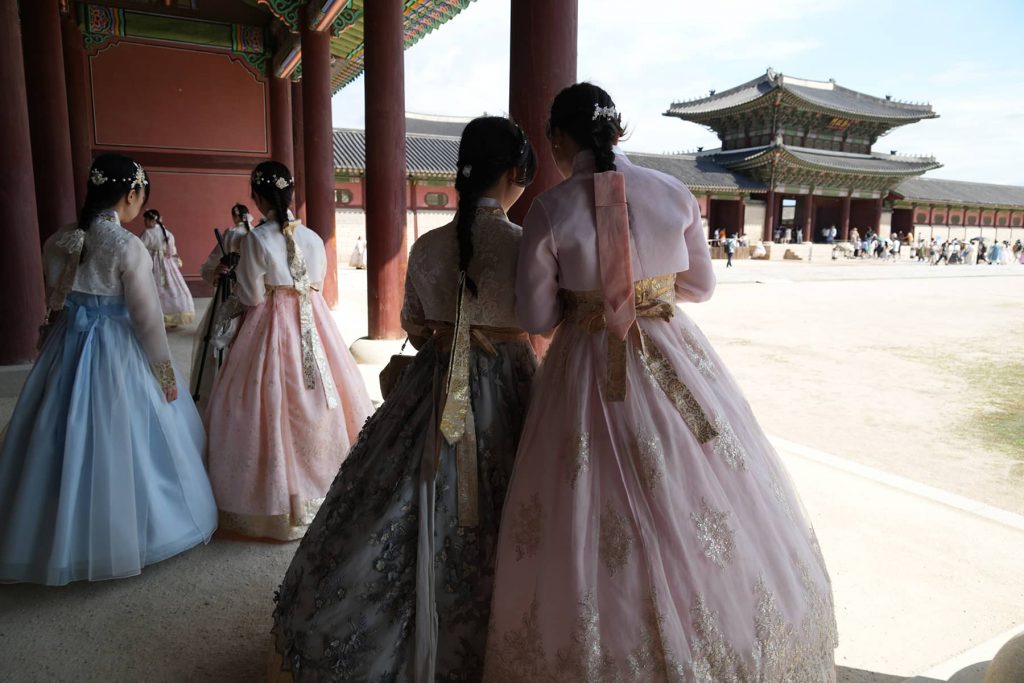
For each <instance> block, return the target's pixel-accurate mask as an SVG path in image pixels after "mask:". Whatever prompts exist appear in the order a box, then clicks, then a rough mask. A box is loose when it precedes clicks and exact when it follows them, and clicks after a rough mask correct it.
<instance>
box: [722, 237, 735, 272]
mask: <svg viewBox="0 0 1024 683" xmlns="http://www.w3.org/2000/svg"><path fill="white" fill-rule="evenodd" d="M736 245H737V243H736V238H735V237H734V236H733V235H729V236H728V237H727V238H726V239H725V259H726V260H725V267H726V268H732V257H733V255H734V254H735V253H736Z"/></svg>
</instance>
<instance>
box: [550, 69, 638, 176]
mask: <svg viewBox="0 0 1024 683" xmlns="http://www.w3.org/2000/svg"><path fill="white" fill-rule="evenodd" d="M556 130H560V131H562V132H563V133H565V134H566V135H568V136H569V137H570V138H572V141H573V142H575V143H576V145H577V146H578V147H579V148H580V150H590V151H592V152H593V153H594V161H595V162H596V163H597V171H598V173H601V172H604V171H614V170H615V152H613V151H612V147H613V146H615V141H616V140H618V139H619V138H621V137H622V136H623V135H625V134H626V129H625V128H623V127H622V116H620V115H619V114H618V112H616V111H615V102H613V101H612V98H611V95H609V94H608V93H607V92H605V91H604V90H603V89H602V88H599V87H598V86H596V85H594V84H593V83H576V84H574V85H570V86H569V87H568V88H565V89H563V90H562V91H561V92H560V93H558V94H557V95H555V99H554V101H553V102H552V103H551V114H550V116H549V117H548V136H549V137H550V136H551V135H552V134H553V133H554V132H555V131H556Z"/></svg>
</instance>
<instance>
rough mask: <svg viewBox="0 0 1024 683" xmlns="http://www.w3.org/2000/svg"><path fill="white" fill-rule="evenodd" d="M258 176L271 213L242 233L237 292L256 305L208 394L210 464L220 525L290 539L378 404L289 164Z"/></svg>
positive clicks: (266, 167)
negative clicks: (294, 207) (299, 211)
mask: <svg viewBox="0 0 1024 683" xmlns="http://www.w3.org/2000/svg"><path fill="white" fill-rule="evenodd" d="M251 185H252V193H253V199H254V200H255V201H256V204H257V206H258V207H259V209H260V211H261V212H262V213H263V214H264V215H265V216H266V217H267V220H266V221H265V222H263V223H262V224H260V225H258V226H257V227H255V228H253V230H252V232H251V233H249V234H248V235H247V236H246V237H245V238H244V239H242V240H241V255H240V257H239V263H238V268H237V271H236V273H237V277H238V284H237V289H236V293H237V295H238V299H239V301H240V302H241V303H242V304H243V305H244V306H247V307H249V308H248V310H247V311H246V313H245V317H244V319H243V321H242V324H241V327H240V328H239V330H238V335H237V336H236V337H235V341H234V343H233V345H232V347H231V354H230V355H229V356H228V357H227V361H226V362H225V363H224V366H223V367H222V368H221V369H220V372H219V373H218V374H217V379H216V380H215V381H214V385H213V392H212V393H211V394H210V401H209V407H208V408H207V410H206V425H207V431H208V434H209V437H208V440H207V450H206V452H207V469H208V471H209V475H210V484H211V485H212V486H213V494H214V497H215V498H216V499H217V508H218V509H219V510H220V528H221V529H224V530H228V531H233V532H237V533H241V534H245V535H247V536H254V537H262V538H271V539H275V540H293V539H297V538H300V537H302V535H303V534H304V533H305V531H306V527H307V526H308V525H309V523H310V522H311V521H313V517H314V516H315V515H316V513H317V510H318V509H319V508H320V504H321V503H322V502H323V499H324V496H326V495H327V490H328V489H329V488H330V486H331V482H332V481H333V480H334V475H335V474H337V472H338V468H339V467H340V466H341V463H342V461H344V459H345V456H346V455H347V454H348V450H349V447H350V446H351V445H352V443H354V442H355V440H356V436H357V435H358V433H359V429H360V428H361V427H362V425H363V422H364V421H365V420H366V418H367V417H368V416H369V415H370V413H372V412H373V408H372V404H371V403H370V397H369V394H368V393H367V391H366V386H365V384H364V383H363V378H362V376H361V375H360V373H359V369H358V368H357V367H356V363H355V360H354V359H353V358H352V355H351V354H350V353H349V351H348V347H347V346H346V345H345V342H344V340H343V339H342V338H341V334H340V333H339V332H338V328H337V326H336V324H335V322H334V319H333V318H332V317H331V312H330V309H329V308H328V307H327V303H326V302H325V301H324V298H323V296H322V295H321V294H320V287H321V284H322V283H323V281H324V278H325V277H326V276H327V252H326V250H325V249H324V243H323V240H322V239H320V237H319V235H317V234H316V233H315V232H313V231H312V230H310V229H309V228H307V227H306V226H304V225H302V224H301V223H300V222H299V221H297V220H290V218H291V216H290V213H289V211H288V205H289V204H290V203H291V199H292V191H293V189H294V186H293V181H292V176H291V173H290V172H289V171H288V169H287V168H286V167H285V166H284V165H283V164H280V163H278V162H275V161H265V162H263V163H262V164H260V165H259V166H257V167H256V170H254V171H253V174H252V181H251ZM280 216H287V218H285V219H284V222H283V224H282V222H281V221H280V218H279V217H280Z"/></svg>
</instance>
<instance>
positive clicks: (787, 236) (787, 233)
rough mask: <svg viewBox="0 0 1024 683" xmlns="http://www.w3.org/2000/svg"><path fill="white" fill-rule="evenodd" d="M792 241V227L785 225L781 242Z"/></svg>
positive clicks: (787, 242)
mask: <svg viewBox="0 0 1024 683" xmlns="http://www.w3.org/2000/svg"><path fill="white" fill-rule="evenodd" d="M792 241H793V228H790V227H787V228H786V229H785V230H783V231H782V243H783V244H789V243H790V242H792Z"/></svg>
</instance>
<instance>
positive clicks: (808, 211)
mask: <svg viewBox="0 0 1024 683" xmlns="http://www.w3.org/2000/svg"><path fill="white" fill-rule="evenodd" d="M813 239H814V192H813V191H812V192H811V194H808V195H807V199H806V200H805V202H804V242H810V241H812V240H813Z"/></svg>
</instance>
